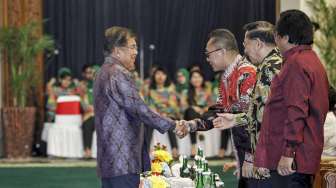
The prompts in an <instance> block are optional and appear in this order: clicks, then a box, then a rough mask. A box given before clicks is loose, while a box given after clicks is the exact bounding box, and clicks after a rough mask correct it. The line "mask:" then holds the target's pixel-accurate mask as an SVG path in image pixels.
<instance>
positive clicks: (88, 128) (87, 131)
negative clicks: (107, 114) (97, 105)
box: [82, 117, 95, 149]
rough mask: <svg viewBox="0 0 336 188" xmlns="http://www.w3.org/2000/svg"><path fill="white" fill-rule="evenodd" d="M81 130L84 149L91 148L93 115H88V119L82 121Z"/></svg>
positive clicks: (93, 127) (93, 129)
mask: <svg viewBox="0 0 336 188" xmlns="http://www.w3.org/2000/svg"><path fill="white" fill-rule="evenodd" d="M82 131H83V142H84V149H91V145H92V136H93V132H94V131H95V126H94V117H90V118H89V119H87V120H86V121H84V122H83V125H82Z"/></svg>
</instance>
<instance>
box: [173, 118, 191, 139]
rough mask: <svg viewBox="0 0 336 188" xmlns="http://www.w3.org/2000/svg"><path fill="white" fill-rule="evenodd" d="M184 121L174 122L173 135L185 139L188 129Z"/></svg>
mask: <svg viewBox="0 0 336 188" xmlns="http://www.w3.org/2000/svg"><path fill="white" fill-rule="evenodd" d="M186 122H187V121H185V120H180V121H175V123H176V128H175V133H176V135H177V136H178V137H179V138H183V137H185V136H186V135H187V134H188V133H189V127H188V125H187V123H186Z"/></svg>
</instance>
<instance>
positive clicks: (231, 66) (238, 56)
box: [222, 54, 242, 80]
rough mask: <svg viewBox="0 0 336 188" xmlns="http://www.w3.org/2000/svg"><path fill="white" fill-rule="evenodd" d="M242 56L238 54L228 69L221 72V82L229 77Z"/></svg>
mask: <svg viewBox="0 0 336 188" xmlns="http://www.w3.org/2000/svg"><path fill="white" fill-rule="evenodd" d="M241 59H242V56H241V55H240V54H238V55H237V56H236V58H235V60H234V61H233V63H231V64H230V65H229V66H228V68H226V69H225V70H224V72H223V79H222V80H226V78H228V77H229V76H230V74H231V73H232V72H233V70H234V69H235V68H236V67H237V65H238V63H239V62H240V61H241Z"/></svg>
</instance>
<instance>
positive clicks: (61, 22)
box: [44, 0, 276, 80]
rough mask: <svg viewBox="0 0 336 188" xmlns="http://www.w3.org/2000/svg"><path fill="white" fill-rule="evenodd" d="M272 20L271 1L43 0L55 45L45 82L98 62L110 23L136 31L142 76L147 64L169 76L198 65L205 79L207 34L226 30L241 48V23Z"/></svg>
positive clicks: (273, 8)
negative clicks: (62, 72)
mask: <svg viewBox="0 0 336 188" xmlns="http://www.w3.org/2000/svg"><path fill="white" fill-rule="evenodd" d="M275 17H276V0H94V1H92V0H44V18H45V20H46V22H45V32H47V33H49V34H51V35H52V36H53V37H54V38H55V40H56V42H57V47H58V54H57V55H56V56H54V57H51V58H49V59H47V60H46V65H45V72H46V75H45V76H46V80H48V79H49V78H50V77H52V76H56V72H57V69H58V68H59V67H62V66H66V67H69V68H71V69H72V70H73V72H74V74H75V76H77V77H79V76H80V72H81V67H82V66H83V65H84V64H102V62H103V53H102V52H103V36H104V30H105V29H106V28H108V27H110V26H114V25H118V26H125V27H129V28H131V29H133V30H134V31H135V32H136V33H137V35H138V38H139V41H138V43H139V48H140V51H139V54H140V52H143V56H142V57H143V58H140V56H139V57H138V58H137V66H138V70H140V60H141V62H142V63H143V64H144V68H143V70H144V73H145V74H146V75H147V74H148V70H149V67H151V65H152V64H158V65H161V66H163V67H165V68H167V69H168V71H169V73H170V76H173V73H174V72H175V71H176V69H178V68H181V67H189V66H191V65H194V64H199V65H200V66H201V68H203V70H205V74H206V77H207V78H208V79H210V78H211V77H212V75H213V73H212V71H211V69H210V66H209V65H208V64H207V63H205V56H204V50H205V45H206V41H207V36H208V34H209V32H210V31H211V30H213V29H215V28H227V29H229V30H231V31H232V32H233V33H234V34H235V35H236V37H237V39H238V43H239V46H240V49H242V40H243V37H244V33H243V31H242V27H243V25H244V24H246V23H248V22H252V21H256V20H266V21H269V22H271V23H274V22H275ZM151 44H153V45H154V47H155V48H154V49H152V50H151V49H150V47H149V46H150V45H151Z"/></svg>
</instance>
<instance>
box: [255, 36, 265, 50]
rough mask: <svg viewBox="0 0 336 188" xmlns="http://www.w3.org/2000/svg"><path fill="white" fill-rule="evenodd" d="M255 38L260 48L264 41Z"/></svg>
mask: <svg viewBox="0 0 336 188" xmlns="http://www.w3.org/2000/svg"><path fill="white" fill-rule="evenodd" d="M256 40H257V44H258V48H262V47H263V46H264V45H265V43H264V42H263V41H261V40H260V39H259V38H257V39H256Z"/></svg>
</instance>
